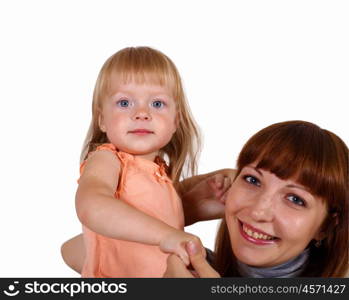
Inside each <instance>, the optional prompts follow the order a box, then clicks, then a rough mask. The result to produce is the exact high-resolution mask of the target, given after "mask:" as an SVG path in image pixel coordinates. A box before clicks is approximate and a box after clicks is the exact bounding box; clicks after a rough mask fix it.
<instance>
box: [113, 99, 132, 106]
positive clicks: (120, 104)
mask: <svg viewBox="0 0 349 300" xmlns="http://www.w3.org/2000/svg"><path fill="white" fill-rule="evenodd" d="M116 104H117V105H118V106H120V107H129V106H130V101H128V100H119V101H118V102H117V103H116Z"/></svg>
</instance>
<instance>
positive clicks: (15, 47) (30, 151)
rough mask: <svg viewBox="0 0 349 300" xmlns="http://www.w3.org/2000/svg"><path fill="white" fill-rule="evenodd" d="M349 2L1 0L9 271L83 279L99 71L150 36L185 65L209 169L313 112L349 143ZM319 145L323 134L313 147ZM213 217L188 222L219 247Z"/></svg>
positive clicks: (1, 263) (4, 228)
mask: <svg viewBox="0 0 349 300" xmlns="http://www.w3.org/2000/svg"><path fill="white" fill-rule="evenodd" d="M348 16H349V5H348V1H335V0H332V1H321V0H316V1H307V0H301V1H298V0H292V1H281V0H277V1H247V0H244V1H232V0H230V1H219V0H215V1H179V0H176V1H151V0H147V1H130V0H128V1H117V0H115V1H103V0H102V1H86V0H85V1H82V0H81V1H62V0H60V1H35V0H32V1H16V0H12V1H1V2H0V38H1V48H0V53H1V55H0V84H1V87H0V96H1V98H0V103H1V109H0V114H1V115H0V122H1V124H0V130H1V135H0V137H1V155H0V170H1V184H0V185H1V196H0V201H1V202H0V228H1V246H0V276H1V277H11V276H14V277H27V276H28V277H38V276H41V277H75V276H76V277H78V276H79V275H77V274H76V273H75V272H73V271H71V270H70V269H69V268H68V267H67V266H65V265H64V263H63V261H62V259H61V257H60V245H61V244H62V242H63V241H65V240H67V239H68V238H69V237H71V236H73V235H75V234H77V233H79V232H80V231H81V228H80V224H79V221H78V220H77V217H76V214H75V208H74V194H75V190H76V188H77V183H76V179H77V178H78V169H79V155H80V149H81V146H82V142H83V139H84V137H85V134H86V131H87V127H88V124H89V121H90V117H91V115H90V107H91V101H92V100H91V95H92V90H93V86H94V83H95V80H96V76H97V73H98V72H99V69H100V67H101V66H102V64H103V62H104V61H105V60H106V59H107V58H108V57H109V56H110V55H112V54H113V53H114V52H116V51H117V50H120V49H121V48H124V47H127V46H139V45H147V46H151V47H155V48H157V49H159V50H161V51H162V52H164V53H165V54H167V55H168V56H169V57H170V58H171V59H172V60H173V61H174V62H175V64H176V65H177V67H178V69H179V71H180V73H181V75H182V78H183V81H184V85H185V89H186V93H187V96H188V99H189V103H190V106H191V108H192V111H193V113H194V116H195V118H196V120H197V122H198V124H199V125H200V127H201V129H202V132H203V135H204V147H203V152H202V156H201V160H200V169H199V171H200V173H204V172H209V171H213V170H215V169H219V168H225V167H234V166H235V161H236V157H237V154H238V152H239V150H240V148H241V147H242V145H243V143H244V142H246V140H247V139H248V138H249V137H250V136H251V135H252V134H253V133H255V132H256V131H257V130H259V129H261V128H263V127H265V126H267V125H270V124H272V123H274V122H278V121H285V120H292V119H303V120H308V121H312V122H315V123H317V124H318V125H320V126H322V127H325V128H326V129H329V130H331V131H334V132H335V133H337V134H338V135H339V136H340V137H342V139H343V140H344V141H345V142H346V143H347V144H348V143H349V129H348V121H347V120H348V117H347V115H348V108H347V102H348V99H349V86H348V84H349V36H348V33H349V18H348ZM314 147H316V145H314ZM216 225H217V222H215V221H213V222H205V223H201V224H198V225H195V226H191V227H189V228H188V231H190V232H192V233H194V234H197V235H199V236H200V237H201V239H202V240H203V242H204V243H205V245H206V246H207V247H210V248H213V241H214V236H215V231H216Z"/></svg>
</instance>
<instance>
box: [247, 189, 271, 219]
mask: <svg viewBox="0 0 349 300" xmlns="http://www.w3.org/2000/svg"><path fill="white" fill-rule="evenodd" d="M257 197H258V199H256V201H254V203H253V205H252V206H251V217H252V218H253V220H255V221H256V222H271V221H272V220H273V219H274V205H273V198H272V196H271V195H259V196H257Z"/></svg>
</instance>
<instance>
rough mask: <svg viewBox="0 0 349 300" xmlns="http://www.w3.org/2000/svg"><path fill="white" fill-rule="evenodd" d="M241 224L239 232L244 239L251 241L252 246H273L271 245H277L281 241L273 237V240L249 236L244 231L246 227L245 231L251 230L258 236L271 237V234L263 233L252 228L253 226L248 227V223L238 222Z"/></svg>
mask: <svg viewBox="0 0 349 300" xmlns="http://www.w3.org/2000/svg"><path fill="white" fill-rule="evenodd" d="M238 222H239V231H240V234H241V235H242V237H243V238H244V239H245V240H247V241H249V242H250V243H252V244H255V245H271V244H275V243H277V242H278V241H279V240H280V239H279V238H277V237H272V239H261V238H256V237H253V236H251V235H248V234H247V233H246V232H245V231H244V227H245V229H246V228H247V229H249V230H251V231H252V232H255V233H257V234H262V235H265V236H267V237H271V236H270V235H269V234H267V233H265V232H263V231H261V230H258V229H256V228H254V227H252V226H251V225H248V224H246V223H243V222H242V221H240V220H238Z"/></svg>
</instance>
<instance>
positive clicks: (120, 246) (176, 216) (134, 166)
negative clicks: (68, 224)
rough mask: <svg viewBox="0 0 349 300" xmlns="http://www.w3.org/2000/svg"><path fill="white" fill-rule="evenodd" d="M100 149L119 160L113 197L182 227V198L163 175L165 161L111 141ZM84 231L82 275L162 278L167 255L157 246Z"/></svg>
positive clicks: (85, 228)
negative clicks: (133, 152)
mask: <svg viewBox="0 0 349 300" xmlns="http://www.w3.org/2000/svg"><path fill="white" fill-rule="evenodd" d="M99 150H108V151H111V152H112V153H114V154H115V155H116V156H117V157H118V158H119V160H120V162H121V171H120V176H119V184H118V188H117V190H116V191H115V197H116V198H118V199H120V200H122V201H125V202H127V203H128V204H130V205H132V206H134V207H135V208H137V209H139V210H140V211H143V212H144V213H146V214H148V215H150V216H152V217H154V218H157V219H159V220H161V221H163V222H165V223H167V224H169V225H170V226H172V227H175V228H177V229H180V230H183V228H184V215H183V208H182V204H181V200H180V199H179V197H178V195H177V193H176V190H175V189H174V187H173V184H172V181H171V180H170V179H169V178H168V176H167V175H166V172H165V163H164V162H160V163H159V164H157V163H155V162H152V161H149V160H146V159H143V158H139V157H137V156H133V155H131V154H128V153H125V152H120V151H117V150H116V149H115V147H114V146H113V145H112V144H103V145H101V146H99V147H98V148H97V149H96V151H99ZM83 169H84V163H83V164H82V165H81V168H80V173H81V174H82V172H83ZM129 222H130V223H131V222H132V220H130V221H129ZM125 230H127V224H125ZM83 234H84V243H85V248H86V259H85V263H84V266H83V269H82V273H81V275H82V277H99V278H106V277H162V275H163V273H164V272H165V270H166V259H167V255H168V254H165V253H163V252H162V251H161V250H160V249H159V247H158V246H151V245H146V244H141V243H136V242H129V241H123V240H116V239H112V238H108V237H106V236H102V235H100V234H97V233H95V232H93V231H91V230H89V229H88V228H87V227H85V226H83Z"/></svg>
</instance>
